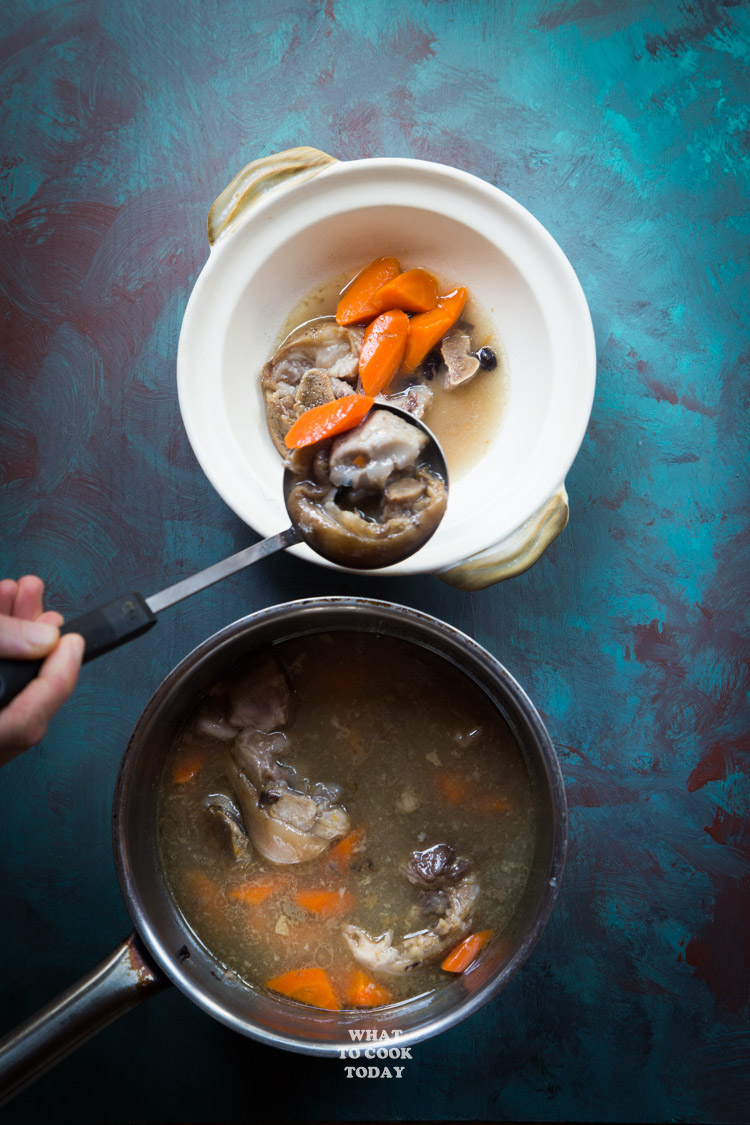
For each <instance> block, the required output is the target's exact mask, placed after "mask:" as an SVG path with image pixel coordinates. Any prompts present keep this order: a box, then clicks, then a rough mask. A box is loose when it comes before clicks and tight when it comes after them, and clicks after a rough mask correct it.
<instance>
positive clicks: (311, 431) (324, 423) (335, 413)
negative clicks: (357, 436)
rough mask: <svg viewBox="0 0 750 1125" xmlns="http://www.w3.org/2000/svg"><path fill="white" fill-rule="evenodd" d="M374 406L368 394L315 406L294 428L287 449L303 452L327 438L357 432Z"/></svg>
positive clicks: (287, 440)
mask: <svg viewBox="0 0 750 1125" xmlns="http://www.w3.org/2000/svg"><path fill="white" fill-rule="evenodd" d="M372 403H373V400H372V399H371V398H369V397H368V396H367V395H344V397H343V398H337V399H334V401H333V402H324V403H323V404H322V406H313V408H312V409H311V410H306V411H305V413H304V414H301V415H300V417H299V418H298V419H297V421H296V422H294V423H293V424H292V426H290V428H289V430H288V432H287V435H286V437H285V438H284V441H285V443H286V447H287V449H301V448H302V446H303V445H313V444H314V443H315V442H316V441H322V440H323V438H327V437H333V435H334V434H343V433H344V431H345V430H351V429H353V428H354V426H358V425H359V423H360V422H361V421H362V419H363V418H364V417H365V415H366V414H368V413H369V411H370V409H371V407H372Z"/></svg>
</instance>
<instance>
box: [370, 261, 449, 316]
mask: <svg viewBox="0 0 750 1125" xmlns="http://www.w3.org/2000/svg"><path fill="white" fill-rule="evenodd" d="M372 303H373V305H374V306H375V307H376V308H377V310H378V312H385V310H386V309H403V310H404V312H410V313H423V312H428V311H429V310H430V309H434V308H435V305H436V304H437V303H438V286H437V281H436V280H435V278H434V277H433V276H432V274H431V273H428V272H427V270H423V269H415V270H406V272H405V273H400V274H399V275H398V277H394V278H393V279H392V280H391V281H386V283H385V285H383V286H382V287H381V288H380V289H378V291H377V293H375V295H374V296H373V298H372Z"/></svg>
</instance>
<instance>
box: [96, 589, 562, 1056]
mask: <svg viewBox="0 0 750 1125" xmlns="http://www.w3.org/2000/svg"><path fill="white" fill-rule="evenodd" d="M326 615H327V616H328V617H329V618H330V617H333V618H338V621H337V622H336V624H333V625H332V623H331V621H330V620H328V621H326V620H325V618H326ZM355 618H359V619H360V620H359V626H360V627H362V626H364V625H365V623H367V624H368V625H370V628H368V629H367V631H369V632H383V633H385V634H391V635H394V636H398V637H401V638H402V639H406V640H410V641H412V642H413V643H415V644H417V645H421V647H423V648H430V647H431V645H430V644H429V643H427V642H428V640H429V639H430V638H434V640H435V647H434V649H433V651H435V652H437V653H438V655H440V656H443V657H444V658H446V659H448V660H449V661H452V662H453V663H455V664H457V665H458V666H459V667H462V668H463V670H464V671H465V672H468V674H469V676H470V677H471V678H472V679H474V680H475V681H477V682H479V681H478V679H477V675H476V673H477V671H478V670H479V669H481V670H482V671H483V672H487V673H488V675H490V676H491V677H492V678H493V679H494V683H495V684H496V686H497V691H498V698H497V699H496V702H497V704H498V706H500V700H499V695H500V694H502V695H503V697H504V701H505V702H506V703H507V704H508V705H509V711H510V717H511V719H517V720H520V722H521V723H522V724H523V726H524V727H525V734H526V737H525V738H524V740H523V741H524V744H525V745H528V743H529V741H530V742H531V743H532V746H533V753H534V755H536V756H538V758H539V762H538V763H537V764H538V765H539V766H540V767H541V769H542V772H543V774H544V777H545V781H546V784H547V786H548V789H549V801H550V805H551V808H552V820H553V823H552V825H551V841H550V844H549V864H548V868H547V879H546V882H545V885H544V889H543V891H542V893H541V895H540V896H539V899H538V901H537V899H536V897H535V898H534V900H533V902H534V905H533V907H532V909H533V921H532V924H531V925H530V926H529V927H528V929H527V930H526V932H524V933H523V936H522V937H521V939H520V941H519V942H518V944H517V947H516V948H515V950H514V952H513V954H512V956H511V957H510V958H509V959H508V960H507V961H506V962H505V963H504V964H503V965H502V966H501V967H500V968H499V969H496V970H495V971H493V972H492V973H491V974H489V975H488V976H487V979H486V980H482V981H481V983H479V984H478V986H477V987H476V988H475V989H474V990H473V991H470V992H467V993H465V994H463V995H462V996H460V997H459V998H458V1000H457V1002H456V1004H455V1005H453V1006H452V1007H449V1008H448V1010H447V1011H442V1012H441V1014H440V1015H439V1016H438V1017H437V1018H435V1019H430V1018H429V1012H428V1009H429V999H427V1000H425V1001H424V1002H422V1003H421V1004H420V1003H418V1002H417V1001H414V1004H415V1007H414V1009H413V1010H414V1012H417V1011H418V1010H419V1011H421V1013H422V1014H421V1015H420V1022H418V1024H416V1025H415V1026H414V1027H412V1028H411V1029H406V1030H404V1031H402V1033H401V1034H400V1037H399V1043H400V1044H401V1045H402V1046H408V1045H410V1044H413V1043H417V1042H421V1041H423V1040H424V1039H427V1038H431V1037H432V1036H434V1035H437V1034H440V1033H441V1032H443V1031H445V1030H447V1029H448V1028H450V1027H452V1026H454V1025H455V1024H456V1023H458V1022H460V1021H462V1020H464V1019H465V1018H467V1017H468V1016H469V1015H471V1014H472V1013H473V1012H475V1011H476V1010H477V1009H478V1008H479V1007H481V1006H482V1005H484V1004H485V1003H487V1002H488V1001H489V1000H490V999H491V998H492V997H493V996H495V995H496V994H497V993H498V992H499V991H500V990H501V989H502V988H503V987H504V986H505V984H507V982H508V981H509V980H510V978H511V977H512V976H513V975H514V974H515V973H516V972H517V971H518V969H519V968H520V967H521V965H522V964H523V963H524V962H525V961H526V960H527V958H528V956H529V954H530V953H531V951H532V949H533V947H534V946H535V945H536V943H537V941H538V940H539V938H540V936H541V934H542V932H543V930H544V928H545V926H546V924H547V921H548V920H549V917H550V914H551V912H552V909H553V907H554V904H555V901H556V899H557V895H558V891H559V888H560V881H561V876H562V872H563V868H564V863H565V855H566V849H567V804H566V799H565V789H564V783H563V779H562V772H561V770H560V765H559V762H558V760H557V755H556V753H555V750H554V746H553V744H552V741H551V739H550V736H549V734H548V732H547V730H546V727H545V725H544V723H543V721H542V719H541V716H540V715H539V713H538V711H537V710H536V708H535V706H534V704H533V703H532V701H531V700H530V698H529V697H528V695H527V694H526V692H525V691H524V690H523V688H522V687H521V686H520V684H518V682H517V681H516V680H515V679H514V677H513V676H512V675H511V674H510V673H509V672H508V671H507V669H506V668H505V667H504V666H503V665H502V664H501V663H500V661H499V660H498V659H497V658H496V657H495V656H493V654H492V653H490V652H489V651H488V650H487V649H485V648H483V646H481V645H480V644H478V643H477V642H476V641H474V640H473V639H472V638H471V637H469V636H467V634H465V633H463V632H462V631H461V630H459V629H457V628H455V627H454V626H452V625H449V624H448V623H447V622H444V621H442V620H441V619H439V618H437V617H434V616H432V615H430V614H427V613H424V612H422V611H420V610H416V609H412V608H411V607H408V606H403V605H399V604H398V603H395V602H387V601H383V600H381V599H374V598H361V597H353V596H330V597H313V598H303V599H299V600H296V601H291V602H285V603H281V604H279V605H275V606H271V607H267V608H264V609H260V610H257V611H255V612H254V613H251V614H248V615H247V616H245V617H243V618H240V619H239V620H237V621H235V622H233V623H231V624H230V625H227V626H225V627H224V628H223V629H221V630H219V631H218V632H217V633H214V634H213V635H212V636H211V637H208V638H207V639H206V640H204V641H202V642H201V643H200V644H199V645H197V646H196V647H195V648H194V649H193V650H192V651H191V652H190V653H188V654H187V655H186V656H185V657H184V658H183V659H182V660H181V661H180V662H179V663H178V664H177V665H176V666H175V667H174V668H173V669H172V671H171V672H170V673H169V674H168V675H167V676H166V677H165V678H164V679H163V680H162V682H161V684H160V685H159V687H158V688H157V689H156V691H155V693H154V695H153V696H152V697H151V699H150V700H149V702H148V704H147V705H146V707H145V709H144V711H143V713H142V715H141V717H140V718H139V720H138V722H137V724H136V727H135V729H134V731H133V733H132V735H131V738H130V741H129V743H128V747H127V749H126V751H125V754H124V756H123V759H122V763H121V766H120V771H119V774H118V778H117V783H116V788H115V795H114V802H113V810H114V811H113V845H114V853H115V861H116V868H117V875H118V880H119V882H120V888H121V891H122V894H123V897H124V899H125V902H126V904H127V907H128V910H129V912H130V915H131V918H132V920H133V922H134V924H135V928H136V930H137V932H138V934H139V936H140V938H141V940H142V941H143V943H144V945H145V947H146V949H147V950H148V952H149V954H150V955H151V956H152V957H153V959H154V961H155V962H156V963H157V965H158V966H159V968H160V969H161V970H162V971H163V972H164V973H165V974H166V976H167V977H168V979H169V980H170V981H171V982H172V983H173V984H175V985H176V986H177V987H178V988H179V989H180V991H181V992H183V994H185V995H186V996H187V997H188V998H189V999H190V1000H192V1001H193V1002H194V1003H195V1004H196V1005H197V1006H198V1007H199V1008H201V1009H202V1010H203V1011H205V1012H207V1013H208V1014H209V1015H211V1016H213V1017H214V1018H215V1019H217V1020H218V1021H219V1022H221V1023H223V1024H224V1025H226V1026H228V1027H230V1028H232V1029H233V1030H235V1031H238V1032H240V1033H241V1034H243V1035H245V1036H248V1037H250V1038H252V1039H255V1040H257V1041H259V1042H262V1043H265V1044H266V1045H270V1046H276V1047H280V1048H283V1049H286V1050H290V1051H294V1052H299V1053H304V1054H312V1055H322V1056H332V1055H337V1054H339V1053H340V1051H341V1049H342V1048H343V1047H345V1046H349V1047H350V1046H351V1039H350V1038H349V1036H348V1032H347V1030H345V1028H347V1027H348V1026H349V1024H353V1023H356V1024H357V1025H358V1026H368V1024H367V1019H368V1017H369V1016H370V1014H369V1013H361V1012H360V1013H357V1014H356V1019H355V1020H354V1021H352V1020H350V1019H348V1018H347V1017H349V1016H351V1015H352V1014H351V1013H347V1012H342V1013H325V1012H323V1011H322V1010H317V1009H308V1008H307V1007H306V1006H304V1007H305V1009H306V1010H305V1013H304V1019H305V1020H307V1022H308V1024H311V1025H312V1024H313V1023H314V1022H315V1021H316V1020H319V1021H320V1023H321V1026H322V1027H323V1035H322V1037H313V1036H312V1035H310V1036H308V1035H305V1034H297V1033H293V1034H290V1033H288V1032H287V1031H284V1030H281V1031H275V1030H273V1029H272V1028H270V1027H268V1026H265V1025H263V1024H261V1023H259V1022H257V1021H254V1020H253V1019H252V1016H250V1017H248V1016H243V1015H241V1014H239V1013H238V1012H237V1011H236V1010H233V1008H232V1001H233V1000H234V998H235V997H236V996H237V985H236V984H234V985H233V986H232V987H231V988H228V990H227V993H226V996H227V1001H226V1002H225V1003H221V1002H218V1001H217V1000H216V999H215V998H214V996H212V995H210V994H209V993H208V990H207V989H206V988H204V987H203V985H201V983H200V982H199V981H197V980H196V979H195V976H194V974H193V973H192V966H190V965H189V964H187V965H186V964H184V963H182V962H181V961H180V960H179V958H177V957H176V956H175V953H174V951H173V949H174V942H171V943H167V942H166V941H165V940H164V936H163V934H162V932H160V927H159V925H158V921H157V920H155V919H154V918H153V917H152V912H151V911H150V910H149V907H148V904H147V903H146V902H145V901H144V899H145V896H144V893H143V885H142V881H139V880H141V876H139V874H138V872H137V871H136V869H135V868H136V866H137V863H138V862H141V861H137V862H136V864H134V862H133V847H132V846H131V840H130V839H129V829H128V819H129V817H128V812H129V810H130V809H131V803H132V802H143V801H144V800H145V801H150V802H151V805H152V808H153V811H154V814H155V804H156V797H155V791H151V792H150V793H144V792H143V791H142V788H139V769H138V764H139V760H140V757H141V752H142V746H143V744H144V740H146V739H147V737H148V732H149V727H150V726H151V724H152V722H153V721H154V720H155V718H156V717H157V716H158V715H159V713H160V711H161V710H162V708H163V707H164V705H165V701H167V700H168V699H169V697H170V695H171V694H172V693H174V692H176V691H177V690H178V688H179V686H180V685H181V684H185V683H186V682H189V681H190V678H191V677H192V678H193V679H195V677H196V675H197V673H198V670H199V669H200V668H201V665H202V664H203V663H205V662H206V661H207V660H209V659H211V658H213V659H214V660H218V659H219V654H220V653H221V652H222V651H223V650H224V651H227V652H228V651H229V647H230V646H231V645H232V644H233V643H234V642H236V641H237V639H238V638H240V637H241V636H242V635H243V634H246V635H247V636H248V639H250V638H252V636H253V635H256V636H257V634H258V633H259V632H261V631H263V630H266V631H267V630H271V629H273V628H274V626H276V627H278V634H277V638H276V639H279V640H280V639H287V638H290V637H295V636H303V635H305V634H310V633H313V632H320V631H331V630H332V629H334V630H335V629H337V628H338V629H348V630H353V629H356V628H357V627H358V625H357V623H355ZM324 621H325V624H322V622H324ZM374 624H379V625H380V628H377V629H376V628H373V627H372V626H373V625H374ZM412 629H413V631H414V636H413V637H412V636H410V635H409V630H412ZM264 643H267V641H265V642H264ZM446 650H448V651H446ZM451 650H452V654H451ZM252 651H254V650H253V649H252V647H249V649H248V655H250V654H251V653H252ZM459 654H460V657H461V658H460V659H459ZM464 661H465V662H466V664H465V666H464ZM472 669H473V672H474V673H475V674H473V673H472ZM480 686H482V685H481V684H480ZM484 690H485V692H487V690H488V689H487V688H486V687H485V689H484ZM501 709H502V708H501ZM524 752H525V751H524ZM165 753H166V752H165ZM157 874H159V875H160V873H157ZM164 893H165V894H166V895H169V891H168V889H167V888H166V886H164ZM170 900H171V896H170ZM171 905H172V906H173V907H174V910H175V913H176V916H178V917H179V911H178V910H177V907H176V906H175V904H174V903H173V902H172V903H171ZM183 926H184V929H185V932H186V933H187V934H189V936H190V939H191V941H192V944H193V946H198V947H200V945H201V943H200V942H199V941H198V939H197V938H196V937H195V935H194V934H193V933H192V931H191V930H190V929H189V927H188V926H187V923H185V922H184V920H183ZM162 929H163V927H162ZM213 963H214V965H216V961H215V960H214V962H213ZM213 975H214V976H216V974H215V973H214V974H213ZM451 987H453V982H451V983H450V984H448V985H446V986H445V988H446V989H448V988H451ZM251 992H254V995H256V996H258V995H260V993H259V990H252V989H251ZM442 992H445V989H440V990H438V994H439V993H442ZM432 995H435V994H432ZM418 999H419V998H418ZM274 1000H275V998H274ZM278 1003H279V1005H282V1007H283V1006H286V1011H287V1013H288V1012H289V1011H290V1009H289V1007H288V1006H289V1005H290V1004H291V1003H292V1002H291V1001H288V1000H285V999H284V998H282V997H279V1000H278ZM409 1004H412V1001H406V1002H404V1003H403V1004H399V1005H394V1006H392V1011H393V1013H394V1015H396V1013H397V1010H400V1011H401V1012H403V1011H405V1010H406V1006H407V1005H409ZM445 1006H446V1005H443V1007H445ZM300 1007H302V1006H300V1005H294V1009H296V1010H298V1009H299V1008H300ZM380 1011H381V1012H383V1013H385V1012H387V1011H388V1009H381V1010H380ZM425 1013H427V1016H426V1017H425ZM332 1016H334V1017H335V1023H336V1028H338V1029H340V1033H337V1034H334V1033H333V1031H332V1030H330V1028H329V1029H326V1028H325V1024H326V1022H328V1024H329V1025H330V1024H331V1022H332V1021H331V1017H332ZM363 1017H364V1019H363ZM423 1017H424V1018H423ZM303 1022H304V1021H303Z"/></svg>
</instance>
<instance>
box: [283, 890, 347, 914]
mask: <svg viewBox="0 0 750 1125" xmlns="http://www.w3.org/2000/svg"><path fill="white" fill-rule="evenodd" d="M294 897H295V900H296V901H297V903H299V905H300V906H301V907H303V908H304V909H305V910H309V911H310V913H311V914H317V915H318V917H319V918H335V917H336V915H337V914H346V913H347V911H349V910H351V909H352V907H353V906H354V904H355V902H356V901H357V900H356V899H355V897H354V895H353V894H352V893H351V891H343V893H340V892H339V891H297V894H296V895H295V896H294Z"/></svg>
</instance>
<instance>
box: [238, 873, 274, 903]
mask: <svg viewBox="0 0 750 1125" xmlns="http://www.w3.org/2000/svg"><path fill="white" fill-rule="evenodd" d="M285 884H286V880H285V879H283V878H281V877H278V876H275V875H266V876H262V877H261V878H259V879H253V880H252V881H251V882H249V883H240V885H239V886H238V887H234V888H233V889H232V890H231V891H230V892H229V897H230V898H233V899H236V900H237V902H243V903H245V905H246V906H258V905H259V904H260V903H261V902H265V900H266V899H267V898H269V897H270V895H272V894H273V892H274V891H278V890H280V888H281V887H283V886H285Z"/></svg>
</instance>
